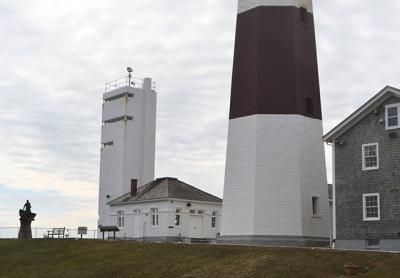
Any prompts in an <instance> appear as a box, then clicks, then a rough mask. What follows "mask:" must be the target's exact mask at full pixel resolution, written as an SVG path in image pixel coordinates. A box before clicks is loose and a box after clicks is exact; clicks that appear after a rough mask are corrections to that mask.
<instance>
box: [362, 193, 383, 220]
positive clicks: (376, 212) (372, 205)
mask: <svg viewBox="0 0 400 278" xmlns="http://www.w3.org/2000/svg"><path fill="white" fill-rule="evenodd" d="M363 209H364V213H363V215H364V221H376V220H381V215H380V214H381V212H380V200H379V193H373V194H363Z"/></svg>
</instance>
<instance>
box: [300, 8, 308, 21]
mask: <svg viewBox="0 0 400 278" xmlns="http://www.w3.org/2000/svg"><path fill="white" fill-rule="evenodd" d="M300 22H301V23H303V24H307V23H308V12H307V9H306V8H304V7H301V8H300Z"/></svg>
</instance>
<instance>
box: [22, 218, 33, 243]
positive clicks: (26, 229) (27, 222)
mask: <svg viewBox="0 0 400 278" xmlns="http://www.w3.org/2000/svg"><path fill="white" fill-rule="evenodd" d="M34 220H35V219H34V218H20V219H19V221H20V223H21V227H20V228H19V232H18V239H32V229H31V223H32V221H34Z"/></svg>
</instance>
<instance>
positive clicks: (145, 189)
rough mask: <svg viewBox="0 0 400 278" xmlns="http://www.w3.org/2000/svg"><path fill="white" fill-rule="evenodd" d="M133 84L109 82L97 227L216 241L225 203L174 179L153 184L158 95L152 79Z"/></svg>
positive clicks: (134, 235) (131, 235) (148, 236)
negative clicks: (111, 227)
mask: <svg viewBox="0 0 400 278" xmlns="http://www.w3.org/2000/svg"><path fill="white" fill-rule="evenodd" d="M131 81H132V79H131V77H130V76H128V77H126V78H123V79H122V80H117V81H113V82H111V83H108V84H106V92H105V93H104V95H103V100H104V104H103V116H102V122H103V127H102V132H101V144H102V148H101V157H100V183H99V184H100V186H99V211H98V213H99V220H98V225H99V226H118V228H119V230H120V231H119V232H118V233H117V237H118V238H126V239H135V240H147V241H179V240H182V241H189V240H190V239H197V240H199V239H201V240H205V239H215V238H216V237H217V234H218V232H219V224H220V216H221V206H222V200H221V199H219V198H218V197H215V196H213V195H210V194H208V193H206V192H203V191H201V190H199V189H197V188H194V187H193V186H190V185H188V184H185V183H183V182H181V181H179V180H177V179H174V178H163V179H157V180H155V181H154V164H155V132H156V104H157V93H156V92H155V90H154V84H153V83H152V81H151V79H150V78H145V79H144V80H135V84H132V82H131ZM101 236H102V235H101V234H100V233H99V237H101Z"/></svg>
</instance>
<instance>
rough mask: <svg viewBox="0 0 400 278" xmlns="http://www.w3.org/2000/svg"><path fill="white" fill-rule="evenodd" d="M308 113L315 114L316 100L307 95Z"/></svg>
mask: <svg viewBox="0 0 400 278" xmlns="http://www.w3.org/2000/svg"><path fill="white" fill-rule="evenodd" d="M306 113H307V115H314V102H313V99H312V98H310V97H306Z"/></svg>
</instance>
